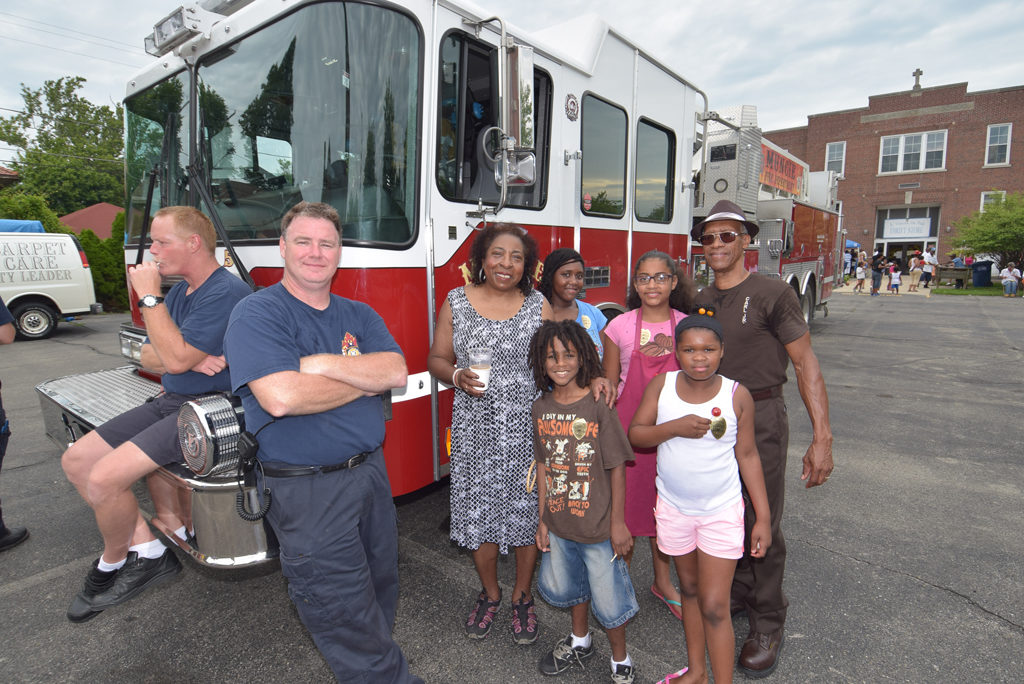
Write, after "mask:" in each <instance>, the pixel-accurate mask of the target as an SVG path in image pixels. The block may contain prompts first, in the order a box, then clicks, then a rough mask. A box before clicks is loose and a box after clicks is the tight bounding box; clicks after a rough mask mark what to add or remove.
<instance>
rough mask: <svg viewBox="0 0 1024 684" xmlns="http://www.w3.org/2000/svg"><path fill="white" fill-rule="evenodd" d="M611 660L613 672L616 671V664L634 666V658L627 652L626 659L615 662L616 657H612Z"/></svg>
mask: <svg viewBox="0 0 1024 684" xmlns="http://www.w3.org/2000/svg"><path fill="white" fill-rule="evenodd" d="M610 660H611V661H612V672H615V666H616V665H625V666H626V667H632V666H633V659H632V658H630V657H629V654H628V653H627V654H626V659H625V660H620V661H618V662H615V658H611V659H610Z"/></svg>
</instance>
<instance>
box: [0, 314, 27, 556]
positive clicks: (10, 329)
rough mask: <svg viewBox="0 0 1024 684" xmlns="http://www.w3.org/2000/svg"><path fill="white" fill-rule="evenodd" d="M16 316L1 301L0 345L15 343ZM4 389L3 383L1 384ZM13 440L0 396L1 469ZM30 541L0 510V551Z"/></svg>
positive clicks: (22, 530) (24, 531)
mask: <svg viewBox="0 0 1024 684" xmlns="http://www.w3.org/2000/svg"><path fill="white" fill-rule="evenodd" d="M15 333H16V331H15V329H14V316H12V315H11V312H10V311H8V310H7V305H6V304H4V300H3V299H0V344H10V343H11V342H13V341H14V336H15ZM0 388H2V383H0ZM10 439H11V425H10V423H9V422H8V420H7V412H6V411H5V410H4V397H3V394H0V469H2V468H3V466H4V454H6V453H7V442H8V441H10ZM26 539H28V529H26V528H24V527H7V525H5V524H4V512H3V508H0V551H6V550H7V549H10V548H13V547H15V546H17V545H18V544H20V543H21V542H23V541H25V540H26Z"/></svg>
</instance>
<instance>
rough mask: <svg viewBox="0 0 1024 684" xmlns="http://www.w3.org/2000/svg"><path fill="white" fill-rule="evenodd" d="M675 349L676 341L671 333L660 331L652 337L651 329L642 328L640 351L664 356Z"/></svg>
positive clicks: (645, 354) (647, 354) (650, 354)
mask: <svg viewBox="0 0 1024 684" xmlns="http://www.w3.org/2000/svg"><path fill="white" fill-rule="evenodd" d="M674 351H675V343H674V342H673V341H672V337H671V336H670V335H666V334H665V333H658V334H657V335H655V336H654V339H653V340H652V339H651V331H650V330H648V329H647V328H640V353H641V354H643V355H644V356H664V355H665V354H671V353H673V352H674Z"/></svg>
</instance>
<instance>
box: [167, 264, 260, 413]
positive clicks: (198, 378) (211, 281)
mask: <svg viewBox="0 0 1024 684" xmlns="http://www.w3.org/2000/svg"><path fill="white" fill-rule="evenodd" d="M187 290H188V283H187V282H185V281H184V280H183V281H181V282H180V283H177V284H176V285H174V287H172V288H171V291H170V292H168V293H167V299H166V300H164V304H165V305H166V306H167V311H168V313H170V314H171V320H172V321H174V323H175V325H177V326H178V330H180V331H181V336H182V337H183V338H185V341H186V342H188V343H189V344H191V345H192V346H193V347H195V348H196V349H198V350H200V351H203V352H206V353H207V354H212V355H213V356H220V355H221V354H223V353H224V331H225V329H226V328H227V326H228V317H229V316H230V315H231V310H232V309H234V308H235V304H237V303H238V302H239V300H241V299H242V298H244V297H246V296H248V295H249V294H251V293H252V290H250V289H249V286H248V285H246V284H245V283H244V282H243V281H241V280H239V279H238V278H237V277H235V276H234V275H232V274H231V273H230V272H229V271H227V270H226V269H224V268H223V267H221V268H218V269H217V270H216V271H214V272H213V273H211V274H210V277H209V278H207V279H206V280H205V281H203V284H202V285H200V286H199V289H197V290H196V291H195V292H193V293H192V294H185V292H186V291H187ZM161 383H162V384H163V386H164V390H165V391H167V392H176V393H178V394H203V393H204V392H225V391H227V390H228V388H229V387H230V377H229V375H228V371H227V370H226V369H225V370H222V371H221V372H220V373H217V374H216V375H206V374H204V373H197V372H195V371H191V370H188V371H185V372H184V373H164V374H163V377H162V378H161Z"/></svg>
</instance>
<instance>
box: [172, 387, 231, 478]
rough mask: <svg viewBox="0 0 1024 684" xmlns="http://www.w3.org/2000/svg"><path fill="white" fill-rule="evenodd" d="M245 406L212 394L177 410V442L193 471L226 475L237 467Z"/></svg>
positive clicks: (189, 402) (186, 463) (226, 397)
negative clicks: (239, 438) (239, 437)
mask: <svg viewBox="0 0 1024 684" xmlns="http://www.w3.org/2000/svg"><path fill="white" fill-rule="evenodd" d="M242 422H243V421H242V407H241V403H240V402H239V400H238V398H237V397H228V396H226V395H223V394H211V395H209V396H205V397H198V398H196V399H193V400H192V401H186V402H185V403H184V404H182V406H181V409H179V411H178V442H179V444H180V445H181V454H182V456H183V457H184V459H185V465H187V466H188V467H189V468H190V469H191V470H192V472H194V473H195V474H196V475H199V476H201V477H206V476H209V475H226V474H229V473H230V472H231V471H233V470H235V468H237V467H238V436H239V435H240V434H241V433H242V430H243V425H242Z"/></svg>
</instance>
